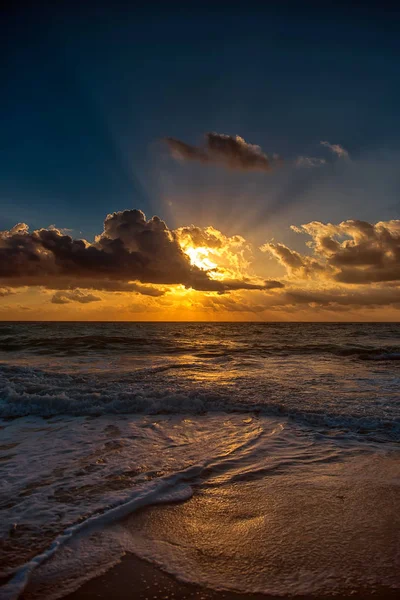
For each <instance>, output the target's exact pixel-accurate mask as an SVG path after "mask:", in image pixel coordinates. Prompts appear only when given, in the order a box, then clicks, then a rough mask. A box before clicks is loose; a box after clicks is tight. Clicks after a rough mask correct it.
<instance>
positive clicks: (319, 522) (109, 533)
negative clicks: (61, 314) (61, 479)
mask: <svg viewBox="0 0 400 600" xmlns="http://www.w3.org/2000/svg"><path fill="white" fill-rule="evenodd" d="M211 421H213V422H212V423H211V422H210V419H209V417H200V418H196V419H195V423H196V425H195V428H194V429H192V434H194V432H195V431H196V432H197V433H198V435H199V437H200V440H201V441H200V440H199V443H198V444H196V449H195V450H194V449H193V448H192V459H194V458H195V456H196V457H197V459H199V458H200V457H201V456H202V457H203V459H202V460H201V461H200V462H197V464H195V465H193V466H191V467H189V468H186V469H183V470H181V471H180V472H176V473H173V474H172V475H168V476H163V477H162V478H160V479H158V480H157V481H154V482H152V483H151V484H148V485H147V486H146V487H145V488H144V489H142V490H141V491H137V492H136V493H135V494H134V498H132V499H131V500H129V501H128V502H126V503H124V504H122V505H121V506H119V507H117V508H115V509H112V510H110V511H106V512H105V513H104V514H103V515H101V516H96V517H94V518H90V519H88V520H86V521H84V522H83V523H82V524H80V525H78V526H75V527H72V528H71V529H70V530H69V531H67V532H65V533H64V536H63V537H61V538H58V540H56V542H55V544H53V546H50V548H49V549H48V550H47V551H46V552H44V553H43V554H42V555H41V556H39V557H37V558H36V559H35V560H34V561H32V562H33V564H34V566H35V567H36V566H37V567H38V568H37V569H35V570H34V571H32V569H31V568H30V565H32V562H31V563H29V564H28V565H27V566H25V567H24V568H23V569H22V570H21V571H20V572H19V573H20V575H19V577H20V579H19V580H17V582H18V583H19V584H20V583H21V575H23V574H26V573H27V569H28V570H29V574H30V575H31V581H30V583H29V586H28V588H27V590H26V593H25V594H24V597H26V598H27V599H28V600H29V598H31V597H32V598H33V597H35V595H37V594H39V595H40V596H41V597H46V598H47V599H48V600H52V599H54V600H55V599H56V598H60V597H62V596H63V595H65V594H66V593H69V592H71V591H72V590H73V589H76V587H78V586H80V585H81V584H82V583H83V582H84V581H86V580H87V579H89V578H91V577H93V576H95V575H98V574H99V573H101V572H103V571H104V570H106V569H107V568H109V567H110V566H112V565H113V564H115V563H116V562H118V560H119V559H120V557H121V556H122V555H123V554H124V553H125V552H134V553H135V554H137V555H138V556H140V557H142V558H145V559H146V560H149V561H150V562H152V563H154V564H155V565H158V566H161V567H162V568H163V569H165V570H167V571H168V572H170V573H171V574H173V575H175V576H176V577H177V578H178V579H181V580H183V581H189V582H192V583H199V584H201V585H204V586H206V587H211V588H213V589H225V590H237V591H240V592H247V593H258V592H261V593H265V594H275V595H288V594H294V595H296V594H324V593H327V592H329V593H331V594H332V593H351V592H352V591H354V590H357V589H360V587H363V586H368V587H369V588H370V589H372V590H373V589H375V588H377V587H378V586H382V585H383V586H388V587H393V588H395V587H396V586H397V587H398V586H399V585H400V583H399V580H398V576H397V567H400V557H399V556H398V554H397V550H396V548H397V532H398V531H399V527H400V517H399V515H398V513H397V512H396V511H395V508H394V507H395V506H396V504H397V503H398V501H399V500H400V471H399V466H398V464H399V463H398V457H397V456H396V455H395V454H392V451H390V452H387V451H385V452H382V451H381V450H378V449H374V448H371V447H364V448H362V447H359V446H357V447H354V446H353V447H351V446H349V445H348V444H347V443H346V444H344V445H342V444H339V445H338V444H337V443H336V442H332V441H330V442H327V441H326V442H321V441H320V442H319V443H316V439H315V438H314V436H313V435H312V433H311V432H307V431H304V430H300V429H297V430H296V429H294V430H293V429H292V428H291V427H290V426H288V424H284V423H281V422H278V421H274V422H273V421H272V420H267V421H264V420H263V419H262V420H261V422H260V421H258V420H255V422H254V420H251V419H249V422H248V423H245V422H243V419H242V425H239V421H238V420H237V421H236V422H235V426H236V428H241V431H240V434H237V435H236V437H235V439H234V440H233V439H232V437H231V435H232V434H233V428H232V425H233V423H232V422H229V418H228V417H227V416H223V415H221V416H219V417H218V418H217V417H214V418H213V419H211ZM167 423H168V421H165V422H164V423H162V424H155V427H156V430H158V432H159V434H160V438H161V439H164V440H165V441H167V439H166V438H167V437H169V442H170V443H171V436H170V434H172V435H174V434H173V431H174V429H176V428H178V429H179V424H178V422H177V421H176V420H173V422H170V423H169V425H167ZM224 427H227V430H228V431H227V432H224ZM184 430H185V428H184V427H183V428H182V429H180V432H179V434H178V438H180V439H181V441H182V439H183V438H182V437H181V436H183V437H184V435H185V434H184ZM189 430H190V425H189ZM211 430H213V432H214V433H213V435H212V436H211V437H210V433H211ZM217 435H218V436H219V438H220V442H219V443H217V440H216V437H217ZM189 437H190V439H189V440H188V442H189V446H193V444H194V443H195V435H193V437H191V436H189ZM206 439H208V440H209V442H210V444H208V445H205V440H206ZM212 440H214V448H212ZM181 451H182V448H181ZM206 456H207V457H208V458H205V457H206ZM239 483H240V485H238V484H239ZM192 489H193V490H194V495H193V497H192V499H191V500H190V501H189V502H188V503H184V504H182V505H180V506H176V505H174V506H173V505H172V504H171V505H170V506H169V504H170V503H175V502H176V501H179V500H186V499H188V498H189V497H191V490H192ZM160 502H163V503H164V505H165V508H162V509H157V508H153V509H147V510H146V511H141V512H140V513H137V515H135V514H133V513H132V511H133V510H134V509H136V508H137V507H139V506H143V505H145V506H150V505H151V504H155V503H160ZM127 515H131V516H129V518H128V519H125V520H123V521H121V517H122V516H125V517H126V516H127ZM388 520H389V521H390V522H391V530H390V531H389V530H388V528H387V522H388ZM99 525H101V527H99ZM69 532H71V534H73V535H69ZM66 534H67V539H65V535H66ZM60 541H61V542H62V544H61V543H58V542H60ZM55 546H56V548H57V552H56V553H55V552H54V549H55ZM61 546H62V547H61ZM39 563H40V564H39ZM367 566H368V569H367V570H366V567H367ZM18 589H21V587H19V588H18ZM9 591H10V588H9V590H8V593H9ZM11 591H12V590H11ZM5 597H6V598H7V599H8V598H15V597H17V595H14V596H10V595H9V596H5Z"/></svg>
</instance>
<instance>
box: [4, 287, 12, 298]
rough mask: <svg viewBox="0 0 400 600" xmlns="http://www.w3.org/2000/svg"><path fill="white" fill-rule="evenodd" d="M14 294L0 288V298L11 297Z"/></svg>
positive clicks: (8, 289) (5, 288) (7, 289)
mask: <svg viewBox="0 0 400 600" xmlns="http://www.w3.org/2000/svg"><path fill="white" fill-rule="evenodd" d="M12 294H15V292H14V290H10V288H7V287H0V298H5V297H6V296H11V295H12Z"/></svg>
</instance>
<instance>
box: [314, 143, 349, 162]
mask: <svg viewBox="0 0 400 600" xmlns="http://www.w3.org/2000/svg"><path fill="white" fill-rule="evenodd" d="M320 143H321V146H325V148H328V149H329V150H330V151H331V152H333V154H336V156H338V157H339V158H349V157H350V155H349V153H348V152H347V150H345V148H343V146H341V145H340V144H330V143H329V142H326V141H325V142H320Z"/></svg>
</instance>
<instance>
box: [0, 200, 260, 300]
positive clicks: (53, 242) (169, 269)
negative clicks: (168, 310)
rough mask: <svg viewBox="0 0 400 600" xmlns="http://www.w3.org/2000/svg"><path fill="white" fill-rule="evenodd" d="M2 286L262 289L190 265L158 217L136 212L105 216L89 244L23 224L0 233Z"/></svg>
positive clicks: (146, 291) (141, 290)
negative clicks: (101, 225)
mask: <svg viewBox="0 0 400 600" xmlns="http://www.w3.org/2000/svg"><path fill="white" fill-rule="evenodd" d="M0 284H1V285H3V286H8V285H12V286H13V287H21V286H25V285H30V286H33V285H39V286H45V287H47V288H49V289H74V288H76V287H80V288H83V287H84V286H85V287H87V288H92V289H104V290H109V291H134V292H138V293H143V294H146V295H152V296H158V295H162V294H163V293H164V292H163V291H156V290H155V289H154V288H151V287H150V288H149V287H148V286H142V285H141V284H156V285H173V284H182V285H184V286H185V287H187V288H193V289H196V290H201V291H215V292H226V291H229V290H231V289H239V288H243V289H266V286H265V284H264V283H262V284H255V283H252V282H249V281H246V280H245V279H244V278H243V277H240V278H237V279H236V278H235V277H231V278H229V277H226V281H219V280H217V279H215V278H212V277H211V270H210V269H207V268H200V267H199V266H197V265H196V264H192V262H191V260H190V258H189V256H188V254H186V253H185V252H184V251H183V250H182V247H181V245H180V243H179V239H178V234H177V233H175V232H174V231H172V230H170V229H168V227H167V225H166V224H165V223H164V221H162V220H161V219H160V218H159V217H157V216H154V217H152V218H151V219H148V220H147V219H146V217H145V215H144V213H143V212H142V211H140V210H125V211H122V212H115V213H113V214H110V215H108V216H107V218H106V219H105V221H104V230H103V232H102V233H101V234H100V235H98V236H97V237H96V238H95V241H94V242H93V243H89V242H87V241H86V240H81V239H73V238H72V237H71V236H69V235H66V234H64V233H62V232H61V231H60V230H58V229H54V228H52V229H39V230H36V231H33V232H32V233H30V232H29V228H28V226H27V225H26V224H24V223H19V224H18V225H16V226H15V227H13V228H12V229H11V230H10V231H3V232H1V233H0Z"/></svg>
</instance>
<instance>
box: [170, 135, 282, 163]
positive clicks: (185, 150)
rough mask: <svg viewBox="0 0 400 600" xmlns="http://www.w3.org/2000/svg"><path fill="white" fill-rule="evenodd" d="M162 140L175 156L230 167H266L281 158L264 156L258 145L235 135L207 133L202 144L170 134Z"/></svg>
mask: <svg viewBox="0 0 400 600" xmlns="http://www.w3.org/2000/svg"><path fill="white" fill-rule="evenodd" d="M165 142H166V143H167V144H168V147H169V149H170V151H171V154H172V156H173V157H174V158H176V159H178V160H195V161H200V162H202V163H215V164H219V165H222V166H225V167H227V168H229V169H233V170H243V171H270V170H271V169H272V168H273V167H275V166H276V165H277V164H279V163H280V162H281V161H280V160H279V158H278V157H277V156H275V155H273V156H272V157H269V156H267V154H265V153H264V152H263V151H262V150H261V148H260V146H256V145H254V144H248V143H247V142H245V140H244V139H243V138H241V137H240V136H238V135H236V136H232V135H226V134H223V133H207V134H206V135H205V143H204V146H192V145H190V144H186V143H185V142H182V141H181V140H177V139H175V138H171V137H169V138H166V139H165Z"/></svg>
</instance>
